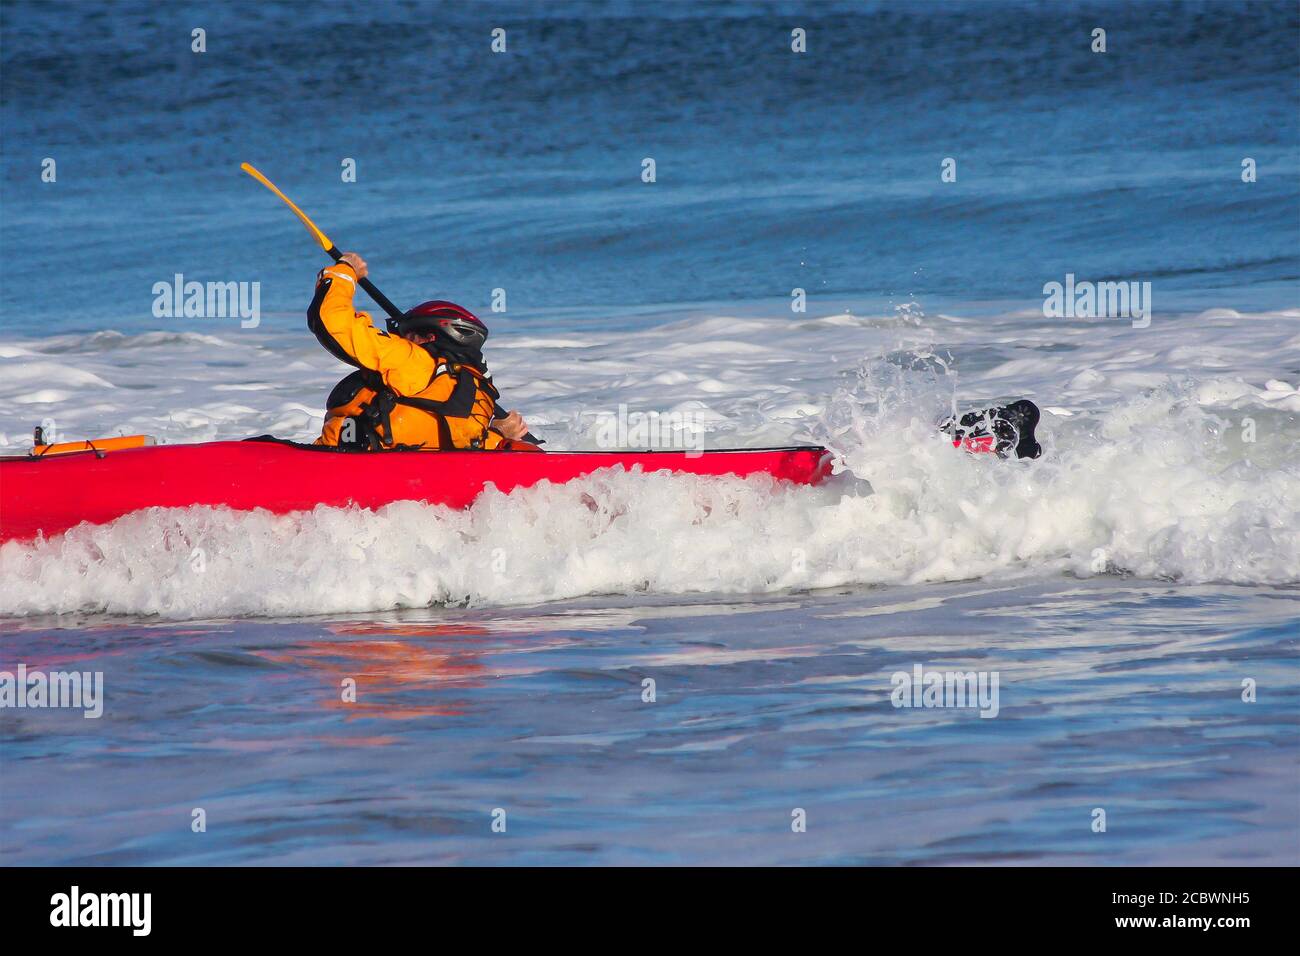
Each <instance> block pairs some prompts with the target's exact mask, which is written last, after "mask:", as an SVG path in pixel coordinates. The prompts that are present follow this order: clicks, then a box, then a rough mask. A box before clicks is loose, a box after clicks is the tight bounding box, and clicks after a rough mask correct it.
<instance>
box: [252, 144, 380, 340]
mask: <svg viewBox="0 0 1300 956" xmlns="http://www.w3.org/2000/svg"><path fill="white" fill-rule="evenodd" d="M239 168H240V169H242V170H243V171H244V172H246V173H248V175H250V176H252V177H253V178H254V179H256V180H257V181H258V182H259V183H261V184H262V185H263V186H265V187H266V188H267V189H269V190H271V192H273V193H275V194H276V195H277V196H279V197H280V201H281V202H283V203H284V204H285V205H286V206H288V207H289V208H290V209H292V210H293V214H294V215H295V216H297V217H298V218H299V219H301V220H302V224H303V225H304V226H306V227H307V231H308V232H310V233H311V234H312V235H313V236H315V237H316V241H317V242H319V243H320V246H321V248H322V249H324V250H325V253H326V255H328V256H329V257H330V258H331V259H333V260H334V261H335V262H340V261H342V259H343V253H341V252H339V247H338V246H336V245H334V243H332V242H330V238H329V236H327V235H325V233H323V232H321V231H320V228H319V227H318V226H317V225H316V223H314V222H312V221H311V220H310V219H309V218H307V214H306V213H305V212H303V211H302V210H301V209H299V208H298V207H297V206H295V205H294V203H293V200H292V199H290V198H289V197H288V196H286V195H285V194H284V193H282V192H280V190H279V189H278V188H276V185H275V183H273V182H271V180H269V179H267V178H266V177H265V176H263V175H262V174H261V173H260V172H258V170H257V167H255V166H254V165H253V164H252V163H240V164H239ZM358 281H359V282H360V283H361V288H363V289H365V290H366V292H368V293H369V294H370V298H372V299H374V300H375V303H376V304H377V305H378V306H379V307H380V308H381V309H383V310H384V311H385V312H387V313H388V314H389V315H390V316H391V317H392V318H394V319H400V318H401V317H402V310H401V309H399V308H398V307H397V306H395V305H393V303H392V302H391V301H390V300H389V298H388V296H386V295H384V294H383V293H382V292H380V291H379V290H378V289H376V288H375V284H374V283H373V282H371V281H370V280H369V279H360V280H358Z"/></svg>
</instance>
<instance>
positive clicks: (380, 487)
mask: <svg viewBox="0 0 1300 956" xmlns="http://www.w3.org/2000/svg"><path fill="white" fill-rule="evenodd" d="M830 460H831V455H830V453H829V452H827V451H826V449H824V448H819V447H815V446H808V447H792V448H737V449H726V450H710V451H703V452H690V451H608V452H606V451H571V452H565V451H553V452H545V453H539V452H510V451H440V452H427V451H425V452H422V451H409V452H405V451H388V452H377V453H375V452H346V451H338V450H337V449H332V448H324V447H320V446H314V445H299V444H295V443H291V442H281V441H274V440H270V441H268V440H253V441H222V442H206V443H202V444H195V445H157V446H152V447H142V448H129V449H123V450H119V451H109V452H97V451H85V452H75V453H72V454H63V455H60V456H58V457H55V458H33V457H30V456H22V457H13V458H0V542H3V541H12V540H27V539H31V538H34V537H36V536H37V534H44V535H45V536H47V537H50V536H53V535H56V534H61V533H62V532H64V531H67V530H68V529H69V528H72V527H74V526H76V525H78V524H80V523H82V522H83V521H85V522H90V523H91V524H103V523H106V522H109V521H112V520H114V519H116V518H120V517H122V516H123V515H127V514H130V513H132V512H134V511H139V510H141V509H144V508H152V507H163V508H185V507H190V506H194V505H206V506H212V507H222V506H224V507H227V508H231V509H233V510H236V511H251V510H253V509H256V508H262V509H265V510H268V511H271V512H273V513H276V514H287V513H289V512H293V511H308V510H310V509H312V508H315V507H316V506H318V505H326V506H329V507H340V508H341V507H348V506H357V507H361V508H368V509H374V508H379V507H382V506H383V505H386V504H391V503H392V502H395V501H426V502H429V503H431V504H439V505H445V506H447V507H450V508H466V507H468V506H469V505H470V504H472V503H473V501H474V499H475V498H477V497H478V495H479V494H480V493H481V492H482V491H483V489H484V488H485V487H486V486H487V485H488V484H491V485H493V486H495V487H496V488H498V489H499V490H501V491H503V492H509V491H512V490H514V489H515V488H525V487H529V486H531V485H535V484H537V483H539V482H542V481H550V482H552V483H555V484H562V483H564V482H568V481H572V480H573V479H575V478H580V477H582V476H584V475H588V474H591V473H592V472H595V471H598V470H600V469H602V468H615V467H620V466H621V467H623V468H625V469H629V470H630V469H632V468H636V467H639V468H640V469H641V470H642V471H646V472H654V471H671V472H675V473H680V474H693V475H736V476H740V477H746V476H748V475H755V474H767V475H770V476H772V477H773V478H775V479H777V480H778V481H784V482H790V483H795V484H803V485H813V484H817V483H818V482H820V481H821V480H822V479H823V478H825V477H826V475H828V474H829V473H830Z"/></svg>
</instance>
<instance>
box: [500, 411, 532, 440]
mask: <svg viewBox="0 0 1300 956" xmlns="http://www.w3.org/2000/svg"><path fill="white" fill-rule="evenodd" d="M492 427H493V428H495V429H496V430H497V431H499V432H500V433H501V434H502V435H505V436H506V438H509V439H510V440H511V441H519V440H520V439H522V438H523V437H524V436H525V435H527V434H528V423H527V422H526V421H524V416H523V415H520V414H519V413H518V412H511V413H510V414H509V415H507V416H506V417H505V418H498V419H497V420H496V421H494V422H493V423H492Z"/></svg>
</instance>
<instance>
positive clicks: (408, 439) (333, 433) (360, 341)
mask: <svg viewBox="0 0 1300 956" xmlns="http://www.w3.org/2000/svg"><path fill="white" fill-rule="evenodd" d="M366 272H367V269H366V261H365V260H364V259H362V258H361V256H359V255H357V254H356V253H355V252H349V253H345V254H344V256H343V258H342V260H341V261H339V262H336V263H334V264H333V265H331V266H329V267H327V268H325V269H322V270H321V271H320V272H319V273H318V274H317V277H316V294H315V296H314V297H313V298H312V301H311V306H310V307H309V308H308V310H307V327H308V328H309V329H311V330H312V332H313V333H314V334H315V335H316V338H317V339H319V340H320V343H321V345H323V346H325V348H326V349H327V350H328V351H329V352H330V354H332V355H334V356H335V357H337V358H338V359H340V360H341V361H344V362H347V363H348V364H349V365H355V366H356V367H357V370H356V371H355V372H353V373H352V374H351V375H349V376H347V377H346V378H345V379H343V381H341V382H339V383H338V384H337V385H336V386H334V390H333V391H332V392H330V396H329V399H328V400H327V401H326V407H327V409H328V410H327V412H326V416H325V425H324V428H323V429H322V430H321V436H320V438H318V439H316V444H317V445H336V446H345V447H353V448H361V449H369V450H372V451H378V450H381V449H389V448H398V447H401V448H421V449H425V450H445V449H457V448H459V449H495V448H502V449H504V448H514V449H519V448H529V449H531V448H534V447H536V446H533V445H530V444H528V443H527V442H525V441H524V436H525V435H527V434H528V425H527V423H526V422H525V421H524V419H523V417H522V416H521V415H520V414H519V413H518V412H517V411H512V412H510V413H509V414H501V416H500V417H497V416H498V413H499V412H500V409H499V407H498V405H497V398H498V395H497V390H496V388H495V386H493V384H492V379H491V376H490V375H489V374H488V371H487V364H486V363H485V362H484V361H483V351H482V349H483V343H484V342H485V341H486V340H487V336H488V330H487V326H486V325H484V324H483V322H482V321H481V320H480V319H479V318H478V317H477V316H476V315H474V314H473V313H472V312H470V311H469V310H468V309H464V308H461V307H460V306H458V305H456V304H455V303H453V302H445V301H442V300H433V301H430V302H424V303H422V304H420V305H417V306H416V307H415V308H413V309H411V310H410V311H409V312H407V313H405V314H404V315H403V316H402V317H401V318H400V319H390V320H389V321H388V328H389V331H387V332H386V331H383V330H381V329H376V328H375V327H374V325H373V324H372V323H371V319H370V316H369V315H368V314H367V313H365V312H358V311H356V310H355V309H354V308H353V305H352V298H353V295H354V294H355V292H356V286H357V281H358V280H360V279H363V278H365V276H366ZM390 333H391V334H390Z"/></svg>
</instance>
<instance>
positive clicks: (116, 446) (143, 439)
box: [31, 435, 158, 458]
mask: <svg viewBox="0 0 1300 956" xmlns="http://www.w3.org/2000/svg"><path fill="white" fill-rule="evenodd" d="M156 444H158V443H157V442H156V441H154V439H153V436H152V435H120V436H118V437H117V438H87V439H85V440H84V441H64V442H59V443H58V444H55V445H35V446H33V447H32V450H31V456H32V457H33V458H50V457H52V456H54V455H69V454H71V453H72V452H75V451H121V450H122V449H123V448H145V447H147V446H149V445H156Z"/></svg>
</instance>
